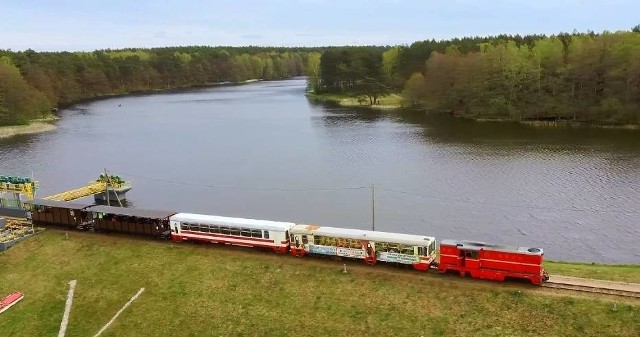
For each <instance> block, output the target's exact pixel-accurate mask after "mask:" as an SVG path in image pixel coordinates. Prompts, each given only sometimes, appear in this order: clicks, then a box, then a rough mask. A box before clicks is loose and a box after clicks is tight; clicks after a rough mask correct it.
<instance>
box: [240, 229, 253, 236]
mask: <svg viewBox="0 0 640 337" xmlns="http://www.w3.org/2000/svg"><path fill="white" fill-rule="evenodd" d="M241 234H242V236H246V237H248V238H250V237H251V229H249V228H242V230H241Z"/></svg>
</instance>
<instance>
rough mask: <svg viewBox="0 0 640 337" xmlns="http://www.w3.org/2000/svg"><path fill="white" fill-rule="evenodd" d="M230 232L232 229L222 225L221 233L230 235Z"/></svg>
mask: <svg viewBox="0 0 640 337" xmlns="http://www.w3.org/2000/svg"><path fill="white" fill-rule="evenodd" d="M230 233H231V231H230V230H229V227H226V226H220V234H225V235H229V234H230Z"/></svg>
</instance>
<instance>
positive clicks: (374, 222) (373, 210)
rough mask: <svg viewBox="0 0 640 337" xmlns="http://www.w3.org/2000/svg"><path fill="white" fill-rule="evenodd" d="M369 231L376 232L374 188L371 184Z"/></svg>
mask: <svg viewBox="0 0 640 337" xmlns="http://www.w3.org/2000/svg"><path fill="white" fill-rule="evenodd" d="M371 230H372V231H375V230H376V186H375V185H374V184H371Z"/></svg>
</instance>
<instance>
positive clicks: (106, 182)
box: [104, 167, 111, 206]
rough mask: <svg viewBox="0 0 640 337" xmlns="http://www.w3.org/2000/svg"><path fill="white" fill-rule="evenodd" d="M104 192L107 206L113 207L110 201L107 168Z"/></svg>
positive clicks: (105, 170) (105, 169)
mask: <svg viewBox="0 0 640 337" xmlns="http://www.w3.org/2000/svg"><path fill="white" fill-rule="evenodd" d="M104 179H105V180H104V191H105V194H106V197H107V206H111V202H110V201H109V175H108V174H107V168H106V167H105V168H104Z"/></svg>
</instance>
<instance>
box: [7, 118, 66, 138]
mask: <svg viewBox="0 0 640 337" xmlns="http://www.w3.org/2000/svg"><path fill="white" fill-rule="evenodd" d="M54 120H55V119H54V118H53V117H50V118H45V119H38V120H34V121H31V122H30V123H29V124H25V125H11V126H0V138H8V137H13V136H17V135H27V134H32V133H42V132H47V131H51V130H55V129H56V126H55V125H54V124H52V123H51V122H52V121H54Z"/></svg>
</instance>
